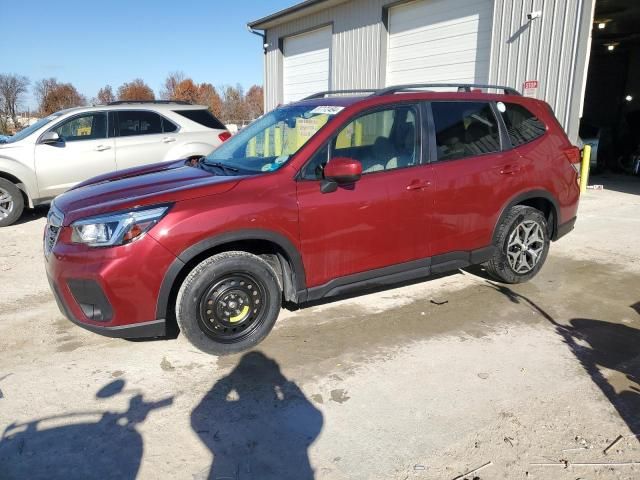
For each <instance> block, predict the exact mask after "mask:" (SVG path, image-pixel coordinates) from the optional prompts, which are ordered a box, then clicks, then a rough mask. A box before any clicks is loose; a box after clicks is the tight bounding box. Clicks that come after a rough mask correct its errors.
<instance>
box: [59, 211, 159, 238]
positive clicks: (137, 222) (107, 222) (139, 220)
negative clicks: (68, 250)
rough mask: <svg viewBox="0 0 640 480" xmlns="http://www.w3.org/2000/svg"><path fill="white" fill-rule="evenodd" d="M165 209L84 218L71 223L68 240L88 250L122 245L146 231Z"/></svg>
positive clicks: (157, 220) (156, 221)
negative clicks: (86, 247) (80, 244)
mask: <svg viewBox="0 0 640 480" xmlns="http://www.w3.org/2000/svg"><path fill="white" fill-rule="evenodd" d="M168 210H169V206H168V205H166V206H162V207H153V208H147V209H144V210H132V211H128V212H120V213H114V214H109V215H101V216H97V217H89V218H84V219H82V220H78V221H76V222H73V223H72V224H71V228H72V229H73V231H72V233H71V241H72V242H74V243H84V244H85V245H88V246H90V247H112V246H115V245H124V244H126V243H130V242H132V241H134V240H135V239H137V238H140V237H141V236H142V235H144V234H145V233H146V232H148V231H149V230H150V229H151V228H152V227H153V226H154V225H155V224H156V223H158V222H159V221H160V219H161V218H162V217H163V216H164V215H165V214H166V213H167V211H168Z"/></svg>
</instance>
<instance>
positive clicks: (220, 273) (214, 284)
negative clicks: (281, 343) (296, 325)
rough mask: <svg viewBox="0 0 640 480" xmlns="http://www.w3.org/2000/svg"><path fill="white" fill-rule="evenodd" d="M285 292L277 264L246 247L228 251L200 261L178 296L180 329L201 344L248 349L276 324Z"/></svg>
mask: <svg viewBox="0 0 640 480" xmlns="http://www.w3.org/2000/svg"><path fill="white" fill-rule="evenodd" d="M281 298H282V292H281V289H280V285H279V282H278V277H277V275H276V273H275V272H274V271H273V268H272V267H271V266H270V265H269V264H268V263H267V262H265V261H264V260H263V259H261V258H260V257H258V256H256V255H252V254H250V253H246V252H224V253H220V254H218V255H214V256H212V257H210V258H208V259H206V260H204V261H203V262H202V263H200V264H199V265H197V266H196V267H195V268H194V269H193V270H192V271H191V273H189V275H188V276H187V278H185V280H184V282H183V284H182V287H181V288H180V291H179V292H178V297H177V299H176V318H177V320H178V325H179V327H180V331H181V332H182V333H183V334H184V335H185V336H186V337H187V339H188V340H189V341H190V342H191V343H192V344H194V345H195V346H196V347H197V348H199V349H200V350H203V351H205V352H207V353H212V354H215V355H226V354H230V353H236V352H240V351H243V350H247V349H248V348H251V347H252V346H254V345H256V344H258V343H259V342H260V341H262V340H263V339H264V338H265V337H266V336H267V334H268V333H269V332H270V331H271V329H272V328H273V325H274V324H275V321H276V319H277V317H278V314H279V312H280V307H281Z"/></svg>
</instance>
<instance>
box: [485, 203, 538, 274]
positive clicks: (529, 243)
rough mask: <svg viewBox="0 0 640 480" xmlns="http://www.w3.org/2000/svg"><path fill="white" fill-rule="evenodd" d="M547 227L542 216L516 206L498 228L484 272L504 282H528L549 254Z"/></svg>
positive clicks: (534, 210) (523, 206)
mask: <svg viewBox="0 0 640 480" xmlns="http://www.w3.org/2000/svg"><path fill="white" fill-rule="evenodd" d="M549 243H550V237H549V227H548V225H547V220H546V219H545V217H544V215H543V213H542V212H541V211H540V210H537V209H535V208H533V207H527V206H525V205H516V206H515V207H513V208H511V210H510V211H509V213H508V214H507V215H506V217H505V218H504V219H503V220H502V221H501V222H500V225H498V233H497V239H496V244H495V246H496V249H495V253H494V254H493V258H491V260H489V262H488V263H487V271H488V272H489V274H490V275H491V276H492V277H494V278H496V279H497V280H499V281H501V282H504V283H523V282H527V281H529V280H531V279H532V278H533V277H535V276H536V275H537V273H538V272H539V271H540V269H541V268H542V265H544V262H545V260H546V258H547V254H548V253H549Z"/></svg>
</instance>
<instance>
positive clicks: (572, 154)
mask: <svg viewBox="0 0 640 480" xmlns="http://www.w3.org/2000/svg"><path fill="white" fill-rule="evenodd" d="M564 154H565V155H566V157H567V160H569V163H571V164H572V165H575V164H576V163H577V164H578V165H579V164H580V161H581V158H580V149H579V148H578V147H573V146H571V147H569V148H565V149H564Z"/></svg>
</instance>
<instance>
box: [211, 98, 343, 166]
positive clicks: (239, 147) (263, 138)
mask: <svg viewBox="0 0 640 480" xmlns="http://www.w3.org/2000/svg"><path fill="white" fill-rule="evenodd" d="M341 110H342V107H335V106H316V105H304V106H285V107H280V108H278V109H276V110H273V111H272V112H269V113H268V114H266V115H265V116H264V117H262V118H260V119H258V120H256V121H255V122H254V123H252V124H251V125H249V126H248V127H247V128H245V129H244V130H242V131H241V132H240V133H238V134H237V135H235V136H233V137H232V138H230V139H229V140H227V142H225V143H223V144H222V145H221V146H220V147H218V149H216V150H214V151H213V152H212V153H210V154H209V156H208V157H207V158H206V159H205V160H204V162H203V163H204V164H205V165H215V164H218V165H219V166H221V167H223V168H224V167H228V168H227V171H232V172H233V171H237V172H240V173H241V174H243V173H245V174H246V173H257V172H273V171H275V170H278V169H279V168H280V167H282V166H283V165H284V164H285V163H286V162H287V160H289V158H291V156H292V155H293V154H295V153H296V152H297V151H298V150H300V148H302V146H303V145H304V144H305V143H307V141H308V140H309V139H310V138H311V137H313V136H314V135H315V134H316V132H317V131H318V130H320V128H322V127H323V126H324V125H325V124H326V123H327V122H328V121H329V119H330V118H331V117H332V116H333V115H335V114H337V113H338V112H340V111H341Z"/></svg>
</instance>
